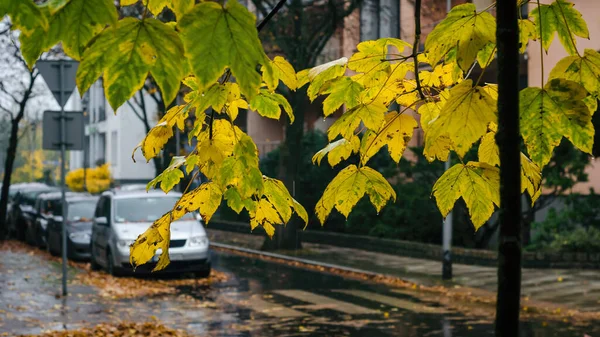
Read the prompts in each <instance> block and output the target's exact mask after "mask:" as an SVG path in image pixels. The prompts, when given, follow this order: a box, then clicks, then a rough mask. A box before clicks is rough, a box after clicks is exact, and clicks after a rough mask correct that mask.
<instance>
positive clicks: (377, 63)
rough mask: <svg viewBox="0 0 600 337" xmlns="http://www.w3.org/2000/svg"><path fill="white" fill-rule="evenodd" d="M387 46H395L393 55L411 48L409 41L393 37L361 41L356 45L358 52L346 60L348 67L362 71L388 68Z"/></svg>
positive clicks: (370, 71)
mask: <svg viewBox="0 0 600 337" xmlns="http://www.w3.org/2000/svg"><path fill="white" fill-rule="evenodd" d="M389 46H393V47H396V50H395V53H393V54H395V55H398V54H402V52H404V49H406V48H412V45H411V44H410V43H408V42H405V41H402V40H400V39H394V38H382V39H378V40H371V41H363V42H361V43H359V44H358V46H356V49H357V50H358V52H357V53H354V55H352V57H350V60H348V68H349V69H351V70H354V71H356V72H362V73H374V72H377V71H379V70H383V69H386V68H388V67H389V66H390V62H389V61H387V60H388V58H389V54H390V53H389Z"/></svg>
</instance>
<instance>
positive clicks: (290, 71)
mask: <svg viewBox="0 0 600 337" xmlns="http://www.w3.org/2000/svg"><path fill="white" fill-rule="evenodd" d="M270 64H271V69H272V70H273V71H272V72H269V71H267V69H264V68H263V79H264V81H265V83H266V84H267V86H268V87H269V90H271V91H274V90H275V89H277V86H278V85H279V81H281V82H283V84H285V85H286V86H287V87H288V88H289V89H290V90H296V88H298V87H299V86H298V78H297V77H296V71H295V70H294V67H293V66H292V65H291V64H290V63H289V62H288V61H287V60H286V59H284V58H283V57H281V56H275V58H274V59H273V61H270Z"/></svg>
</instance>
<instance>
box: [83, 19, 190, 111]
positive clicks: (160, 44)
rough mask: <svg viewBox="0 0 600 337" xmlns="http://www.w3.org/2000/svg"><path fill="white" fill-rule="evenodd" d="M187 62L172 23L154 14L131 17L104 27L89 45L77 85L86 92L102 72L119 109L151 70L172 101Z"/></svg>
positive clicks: (112, 101)
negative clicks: (152, 15)
mask: <svg viewBox="0 0 600 337" xmlns="http://www.w3.org/2000/svg"><path fill="white" fill-rule="evenodd" d="M107 50H110V51H111V52H107ZM185 62H186V61H185V58H184V56H183V46H182V44H181V40H180V39H179V36H178V35H177V33H176V32H175V30H174V29H173V28H172V27H169V26H168V25H167V24H165V23H163V22H160V21H158V20H156V19H152V18H145V19H144V20H138V19H135V18H130V17H128V18H124V19H122V20H120V21H119V22H118V23H117V25H115V26H113V27H110V28H108V29H105V30H104V31H102V33H100V34H99V35H98V36H97V37H96V38H95V39H94V40H93V42H92V44H91V45H90V47H89V48H88V49H86V51H85V52H84V54H83V57H82V62H81V63H80V64H79V68H78V69H77V88H78V89H79V92H80V93H83V92H86V91H87V90H88V89H89V87H90V86H91V85H92V84H93V83H94V82H95V81H96V80H97V79H98V77H100V75H102V76H103V79H104V81H103V82H104V91H105V93H106V98H107V99H108V101H109V103H110V105H111V106H112V108H113V109H114V110H115V111H116V110H117V108H118V107H119V106H121V105H122V104H123V103H125V101H127V100H128V99H129V98H131V96H133V94H134V93H135V92H136V91H138V90H140V89H141V88H142V87H143V85H144V82H145V81H146V78H147V77H148V73H150V74H151V75H152V77H153V78H154V80H155V81H156V83H157V84H158V87H159V88H160V90H161V93H162V96H163V98H164V102H165V105H168V104H169V103H171V101H173V99H174V98H175V96H176V95H177V91H178V90H179V84H180V81H181V80H182V79H183V77H184V76H185V69H184V66H183V65H184V64H185Z"/></svg>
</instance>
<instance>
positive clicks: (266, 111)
mask: <svg viewBox="0 0 600 337" xmlns="http://www.w3.org/2000/svg"><path fill="white" fill-rule="evenodd" d="M279 106H282V107H283V110H284V111H285V112H286V113H287V115H288V117H289V119H290V124H291V123H293V122H294V113H293V111H292V106H291V105H290V103H289V102H288V101H287V99H286V98H285V97H284V96H282V95H280V94H278V93H272V92H269V91H267V90H264V89H261V90H260V93H259V94H258V95H256V96H254V98H252V100H251V101H250V108H251V109H252V110H254V111H256V112H258V114H259V115H261V116H263V117H267V118H272V119H279V117H281V108H280V107H279Z"/></svg>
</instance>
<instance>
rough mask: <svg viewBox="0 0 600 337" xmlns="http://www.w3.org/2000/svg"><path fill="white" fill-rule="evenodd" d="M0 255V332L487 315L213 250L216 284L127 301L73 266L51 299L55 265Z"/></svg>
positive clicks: (255, 327) (535, 333) (480, 335)
mask: <svg viewBox="0 0 600 337" xmlns="http://www.w3.org/2000/svg"><path fill="white" fill-rule="evenodd" d="M1 253H2V255H3V259H1V260H0V335H5V336H16V335H19V334H36V333H40V332H42V331H44V330H63V329H64V330H69V329H77V328H79V327H82V326H91V325H94V324H95V323H99V322H118V321H138V322H144V321H151V320H158V321H160V322H162V323H164V324H166V325H168V326H170V327H173V328H180V329H185V330H187V331H188V332H189V333H190V334H191V335H195V336H202V337H204V336H215V337H216V336H219V337H237V336H240V337H241V336H244V337H246V336H247V337H250V336H252V337H275V336H277V337H283V336H365V337H366V336H369V337H371V336H399V337H422V336H442V337H449V336H454V337H456V336H465V337H471V336H472V337H485V336H493V324H492V322H491V321H490V318H489V317H486V316H485V315H479V314H478V311H477V310H470V311H471V312H472V313H470V314H468V315H465V314H464V313H459V312H457V311H456V310H454V309H450V308H448V307H447V306H446V304H444V305H442V304H440V303H442V302H443V301H442V302H440V301H436V299H435V298H430V297H429V298H424V297H423V296H421V295H422V294H420V293H418V292H416V291H413V290H410V289H394V288H389V287H386V286H383V285H377V284H370V283H364V282H360V281H356V280H349V279H344V278H341V277H339V276H336V275H331V274H326V273H319V272H316V271H309V270H304V269H298V268H294V267H290V266H286V265H281V264H275V263H269V262H265V261H261V260H255V259H250V258H247V257H241V256H237V255H229V254H225V253H221V252H214V253H213V266H214V268H215V270H219V271H223V272H226V273H228V274H229V278H228V280H227V281H225V282H214V283H212V284H211V285H210V286H206V285H200V284H194V283H193V282H192V283H188V284H177V285H176V286H175V291H174V293H170V294H162V295H152V296H143V297H133V298H127V299H124V298H118V297H111V296H101V292H100V291H99V288H96V287H94V286H90V285H88V284H85V283H84V284H81V283H77V282H76V281H75V280H74V279H75V276H76V275H78V274H83V273H85V271H82V270H81V269H77V268H72V269H71V270H70V271H71V278H72V281H71V284H70V291H71V294H70V296H69V297H68V298H66V299H62V298H58V297H55V294H56V293H57V292H58V290H59V289H60V265H59V264H57V263H53V262H51V263H49V262H48V260H47V259H46V258H45V257H44V256H43V253H41V252H37V251H34V252H29V253H23V252H13V251H8V252H7V251H2V252H1ZM107 280H108V281H107V282H113V281H114V280H112V281H111V278H108V279H107ZM122 280H123V278H120V279H119V281H122ZM145 282H146V281H145ZM152 282H156V281H152ZM132 284H133V283H132ZM133 287H135V285H133ZM446 303H447V301H446ZM471 309H473V308H471ZM475 309H476V308H475ZM594 329H596V330H594ZM598 329H600V327H595V328H594V327H574V326H571V324H570V323H562V322H561V323H551V322H548V323H547V324H546V323H544V322H542V321H531V322H525V323H524V324H523V333H522V336H523V337H550V336H561V337H583V336H584V334H587V335H589V336H591V337H595V336H600V332H599V331H598Z"/></svg>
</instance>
